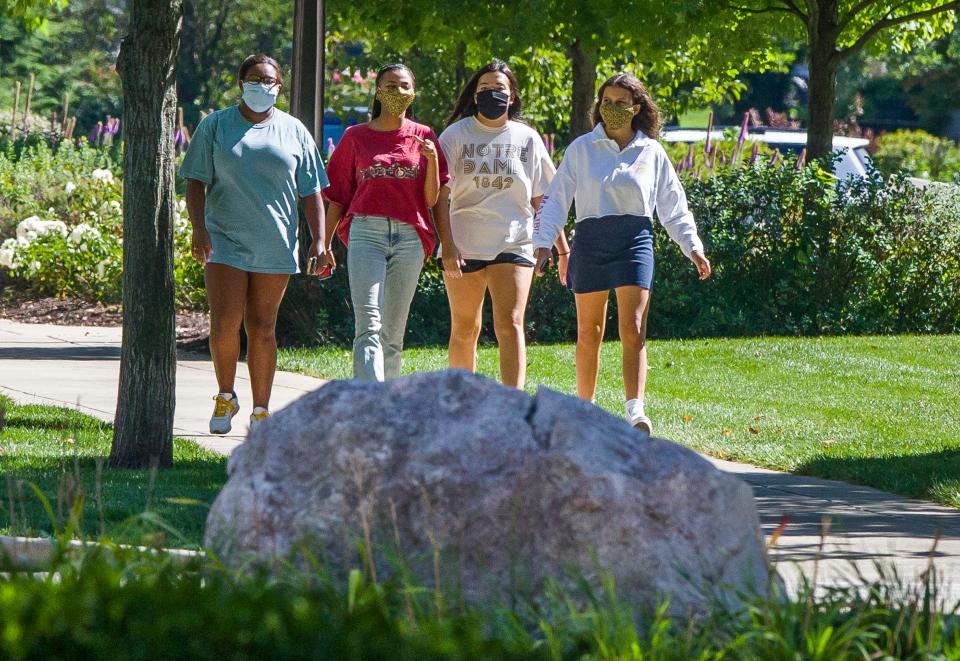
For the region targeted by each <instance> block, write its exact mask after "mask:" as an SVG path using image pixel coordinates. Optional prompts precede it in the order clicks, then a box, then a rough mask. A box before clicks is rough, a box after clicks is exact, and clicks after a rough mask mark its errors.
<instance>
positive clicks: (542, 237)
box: [533, 124, 703, 258]
mask: <svg viewBox="0 0 960 661" xmlns="http://www.w3.org/2000/svg"><path fill="white" fill-rule="evenodd" d="M574 198H576V202H577V222H578V223H579V222H580V221H581V220H585V219H588V218H604V217H607V216H622V215H628V214H629V215H633V216H645V217H647V218H650V219H651V220H652V219H653V215H654V212H656V214H657V218H658V219H659V220H660V224H661V225H663V226H664V228H666V230H667V234H669V235H670V238H671V239H673V240H674V241H675V242H676V243H677V244H678V245H679V246H680V249H681V250H682V251H683V254H684V255H686V256H687V257H688V258H689V257H690V255H691V254H692V253H693V252H695V251H696V252H700V253H701V254H702V253H703V243H702V242H701V241H700V237H699V236H698V235H697V225H696V223H694V221H693V214H692V213H690V209H689V208H688V207H687V196H686V194H685V193H684V192H683V186H682V185H681V184H680V180H679V178H677V173H676V172H675V171H674V169H673V164H672V163H670V159H669V158H668V157H667V153H666V152H665V151H664V149H663V147H662V146H661V145H660V143H659V142H657V141H656V140H652V139H650V138H648V137H647V136H646V135H644V133H643V131H637V134H636V136H635V137H634V138H633V140H632V141H631V142H630V143H629V144H628V145H627V146H626V147H624V149H623V150H622V151H621V150H620V147H619V146H618V145H617V143H616V142H615V141H614V140H611V139H610V138H608V137H607V134H606V131H604V129H603V124H597V126H596V127H595V128H594V129H593V131H591V132H590V133H587V134H585V135H582V136H580V137H579V138H577V139H576V140H574V141H573V142H572V143H570V146H569V147H567V151H566V152H565V153H564V155H563V161H562V162H561V163H560V167H559V168H558V169H557V174H556V176H555V177H554V178H553V181H552V182H551V184H550V186H549V188H548V189H547V192H546V194H545V195H544V198H543V202H542V203H541V204H540V210H539V211H538V212H537V215H536V217H535V218H534V223H533V247H534V249H536V248H550V247H551V246H552V245H553V243H554V241H556V239H557V237H558V236H559V235H560V232H561V231H562V230H563V226H564V225H565V224H566V222H567V213H568V212H569V211H570V204H571V203H572V202H573V201H574ZM612 222H616V221H615V220H612Z"/></svg>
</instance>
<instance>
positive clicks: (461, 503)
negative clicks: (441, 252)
mask: <svg viewBox="0 0 960 661" xmlns="http://www.w3.org/2000/svg"><path fill="white" fill-rule="evenodd" d="M228 473H229V480H228V482H227V484H226V486H225V487H224V489H223V491H222V492H221V493H220V495H219V497H218V498H217V500H216V502H215V503H214V505H213V508H212V510H211V512H210V516H209V519H208V521H207V532H206V544H207V547H208V548H209V549H211V550H213V551H215V552H216V553H217V554H218V555H219V557H220V558H221V559H222V560H223V561H224V562H225V563H227V564H228V565H233V566H240V565H242V564H244V563H246V562H249V561H251V560H253V561H258V562H274V561H276V560H285V559H290V558H293V559H294V562H295V563H296V564H300V565H303V566H305V565H306V563H307V562H308V561H307V560H306V559H305V558H306V557H307V556H308V555H309V556H313V557H314V558H317V559H320V560H321V561H323V562H326V563H327V564H328V565H329V566H330V567H331V568H332V569H333V571H334V572H335V573H337V574H342V573H343V572H345V571H346V570H348V569H350V568H352V567H361V566H365V567H366V569H367V571H373V572H376V575H377V576H378V578H380V579H383V578H384V577H385V576H386V575H389V574H392V573H394V572H395V570H396V567H397V566H398V563H402V564H403V565H404V566H406V567H407V568H408V569H409V570H410V571H411V572H412V573H413V575H414V576H416V577H417V579H418V580H419V581H420V582H421V583H423V584H425V585H428V586H431V587H432V586H433V585H434V583H435V577H436V576H437V575H439V576H440V581H441V582H442V584H443V587H444V589H449V590H454V591H455V592H456V593H457V595H458V596H463V597H464V598H466V599H467V600H475V599H485V598H491V597H494V598H497V597H499V598H505V597H507V596H508V595H516V594H518V593H520V594H526V595H531V596H533V597H534V598H536V595H539V594H541V592H542V589H543V587H544V581H545V580H546V579H548V578H554V579H557V580H558V581H559V582H560V584H561V585H565V586H568V587H569V586H572V585H573V581H572V577H573V576H578V575H579V576H582V577H585V578H587V579H588V580H590V581H592V582H594V583H596V582H597V579H598V578H599V576H600V575H601V574H607V573H608V574H610V575H612V576H613V577H614V579H615V581H616V586H617V594H618V597H619V598H620V599H621V600H623V601H625V602H627V603H630V604H632V605H634V606H636V607H638V608H647V607H652V606H655V605H656V604H657V603H658V602H659V601H661V600H662V599H663V598H665V597H666V598H669V599H670V602H671V606H672V609H673V610H674V612H677V613H696V612H703V611H704V610H705V609H706V608H707V606H708V604H709V603H710V602H711V600H712V598H714V597H717V596H719V597H721V598H724V599H730V598H733V599H735V598H736V594H737V592H738V591H749V590H752V589H756V590H761V591H762V590H764V589H765V587H766V585H767V581H768V569H767V562H766V555H765V549H764V546H763V543H762V536H761V533H760V525H759V520H758V517H757V512H756V507H755V505H754V502H753V495H752V492H751V490H750V488H749V487H748V485H747V484H746V483H744V482H742V481H741V480H739V479H738V478H736V477H733V476H731V475H728V474H726V473H723V472H721V471H719V470H717V469H715V468H714V467H713V466H711V465H710V464H709V463H708V462H707V461H705V460H704V459H702V458H701V457H699V456H698V455H697V454H696V453H694V452H692V451H691V450H689V449H687V448H684V447H682V446H679V445H676V444H674V443H671V442H669V441H665V440H661V439H657V438H648V437H647V436H646V435H645V434H643V433H642V432H640V431H637V430H634V429H632V428H631V427H630V426H629V425H627V424H626V423H625V422H624V421H623V420H621V419H619V418H616V417H613V416H611V415H609V414H607V413H605V412H604V411H602V410H601V409H599V408H597V407H596V406H593V405H592V404H589V403H586V402H582V401H580V400H578V399H575V398H573V397H569V396H567V395H562V394H559V393H556V392H554V391H551V390H549V389H546V388H541V389H540V391H539V392H538V393H537V394H536V396H534V397H531V396H529V395H527V394H525V393H523V392H519V391H517V390H513V389H510V388H505V387H503V386H501V385H499V384H497V383H496V382H494V381H492V380H490V379H487V378H485V377H481V376H475V375H472V374H469V373H467V372H463V371H458V370H449V371H446V372H437V373H431V374H418V375H414V376H410V377H406V378H403V379H399V380H397V381H392V382H388V383H380V384H369V383H359V382H347V381H340V382H332V383H330V384H328V385H326V386H324V387H322V388H320V389H319V390H317V391H316V392H313V393H311V394H309V395H306V396H304V397H303V398H301V399H300V400H298V401H297V402H295V403H293V404H291V405H290V406H289V407H287V408H286V409H284V410H282V411H280V412H278V413H277V414H276V415H274V416H273V417H271V418H270V419H268V420H267V421H266V422H264V423H262V424H260V425H258V426H257V427H256V428H255V430H254V431H253V432H252V433H251V435H250V437H249V438H248V439H247V441H246V442H245V443H244V444H243V445H242V446H240V447H239V448H238V449H237V450H235V451H234V453H233V455H232V456H231V457H230V462H229V466H228ZM365 547H366V548H370V549H372V552H371V553H369V554H368V553H366V552H364V551H363V548H365ZM371 561H372V565H373V567H372V568H371V567H370V564H371Z"/></svg>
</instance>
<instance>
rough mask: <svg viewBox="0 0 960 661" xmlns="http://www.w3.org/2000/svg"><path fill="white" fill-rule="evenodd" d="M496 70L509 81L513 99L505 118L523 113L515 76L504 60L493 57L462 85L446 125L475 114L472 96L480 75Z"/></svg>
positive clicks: (515, 117) (475, 105) (475, 106)
mask: <svg viewBox="0 0 960 661" xmlns="http://www.w3.org/2000/svg"><path fill="white" fill-rule="evenodd" d="M497 71H499V72H500V73H502V74H503V75H504V76H506V77H507V80H509V81H510V95H511V96H512V97H513V101H512V102H511V103H510V107H509V108H507V119H514V120H515V119H519V118H520V116H521V114H522V113H523V103H521V101H520V89H519V86H518V85H517V77H516V76H515V75H513V72H512V71H511V70H510V67H509V66H507V63H506V62H504V61H503V60H497V59H494V60H492V61H491V62H490V64H486V65H484V66H482V67H480V68H479V69H477V72H476V73H475V74H473V78H471V79H470V80H469V81H467V84H466V85H464V87H463V91H462V92H460V96H459V97H457V102H456V103H455V104H454V105H453V111H452V112H451V113H450V116H449V117H447V126H450V125H451V124H453V123H454V122H456V121H457V120H460V119H463V118H464V117H473V116H474V115H476V114H477V102H476V101H474V99H473V97H474V96H475V95H476V93H477V85H478V84H479V83H480V77H481V76H482V75H483V74H485V73H494V72H497Z"/></svg>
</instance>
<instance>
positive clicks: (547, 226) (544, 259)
mask: <svg viewBox="0 0 960 661" xmlns="http://www.w3.org/2000/svg"><path fill="white" fill-rule="evenodd" d="M573 149H574V148H573V146H572V145H571V147H570V148H568V150H567V153H566V154H565V155H564V157H563V161H562V162H561V163H560V167H559V168H558V169H557V174H556V176H555V177H554V178H553V181H551V182H550V187H549V188H548V189H547V193H546V195H544V196H543V199H542V200H541V201H540V204H539V208H538V209H537V213H536V215H534V217H533V249H534V255H535V257H536V260H537V266H536V272H537V273H539V274H543V272H544V270H545V268H546V266H547V264H548V263H549V262H550V261H551V260H552V259H553V255H552V253H551V251H550V249H551V247H552V246H553V245H554V244H555V243H556V242H558V241H563V243H562V244H561V245H564V246H565V245H566V237H563V238H561V237H562V236H563V226H564V225H566V223H567V214H568V213H569V212H570V205H571V204H573V198H574V194H575V192H576V189H577V184H576V179H575V177H574V174H573V170H574V167H575V166H574V164H573V157H574V154H573V153H571V152H573ZM561 252H565V253H566V252H569V249H565V250H562V251H561ZM565 257H566V256H564V258H565ZM562 275H563V278H564V279H565V278H566V271H565V270H564V271H563V272H562Z"/></svg>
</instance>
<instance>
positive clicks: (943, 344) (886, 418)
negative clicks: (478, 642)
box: [280, 336, 960, 507]
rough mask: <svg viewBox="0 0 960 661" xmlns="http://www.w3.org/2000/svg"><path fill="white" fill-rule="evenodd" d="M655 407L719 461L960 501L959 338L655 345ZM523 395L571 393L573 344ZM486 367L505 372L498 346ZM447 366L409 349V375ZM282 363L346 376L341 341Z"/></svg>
mask: <svg viewBox="0 0 960 661" xmlns="http://www.w3.org/2000/svg"><path fill="white" fill-rule="evenodd" d="M649 351H650V367H651V369H650V375H649V383H648V394H647V411H648V414H649V415H650V416H651V418H652V419H653V422H654V426H655V432H656V434H657V435H658V436H663V437H666V438H669V439H672V440H675V441H678V442H680V443H684V444H686V445H689V446H691V447H693V448H696V449H698V450H701V451H704V452H707V453H709V454H711V455H714V456H716V457H721V458H724V459H730V460H734V461H742V462H747V463H751V464H756V465H759V466H765V467H768V468H774V469H779V470H785V471H792V472H796V473H802V474H806V475H816V476H820V477H826V478H831V479H837V480H846V481H849V482H857V483H860V484H866V485H870V486H873V487H877V488H879V489H885V490H887V491H893V492H896V493H900V494H904V495H908V496H917V497H922V498H928V499H932V500H936V501H938V502H941V503H945V504H948V505H952V506H954V507H960V336H897V337H830V338H751V339H730V340H728V339H720V340H717V339H711V340H689V341H653V342H651V343H650V345H649ZM527 362H528V378H527V381H528V388H527V389H528V390H530V391H533V390H535V389H536V386H537V385H538V384H543V385H545V386H548V387H550V388H553V389H555V390H559V391H561V392H566V393H571V394H572V393H574V392H575V378H574V369H573V365H574V347H573V345H570V344H563V345H543V346H532V347H529V350H528V361H527ZM478 365H479V366H478V369H479V371H480V372H481V373H482V374H486V375H489V376H496V375H497V369H498V367H497V349H496V347H482V348H481V349H480V352H479V363H478ZM445 366H446V349H445V348H426V349H410V350H407V351H405V352H404V371H405V372H414V371H418V372H419V371H427V370H437V369H442V368H444V367H445ZM280 367H281V369H285V370H292V371H299V372H303V373H305V374H311V375H315V376H321V377H325V378H344V377H348V376H349V374H350V369H351V362H350V355H349V352H347V351H346V350H344V349H342V348H318V349H310V350H306V349H287V350H283V351H281V355H280ZM621 388H622V386H621V377H620V346H619V344H617V343H615V342H609V343H607V344H605V345H604V350H603V359H602V366H601V373H600V379H599V387H598V392H597V403H598V404H599V405H600V406H602V407H603V408H605V409H607V410H609V411H612V412H614V413H617V414H621V413H622V406H623V404H622V402H623V392H622V389H621Z"/></svg>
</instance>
